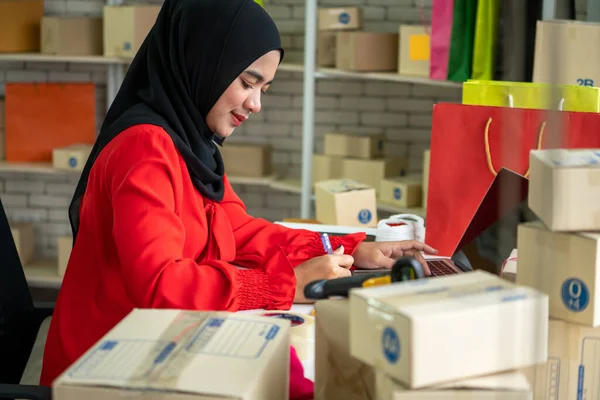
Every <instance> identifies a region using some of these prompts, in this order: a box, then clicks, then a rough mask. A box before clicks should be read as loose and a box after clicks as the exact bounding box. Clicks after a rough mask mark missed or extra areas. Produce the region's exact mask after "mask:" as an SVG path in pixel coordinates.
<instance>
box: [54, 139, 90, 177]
mask: <svg viewBox="0 0 600 400" xmlns="http://www.w3.org/2000/svg"><path fill="white" fill-rule="evenodd" d="M91 151H92V145H89V144H74V145H71V146H67V147H59V148H56V149H53V150H52V166H53V167H54V168H56V169H61V170H74V171H83V167H85V163H86V162H87V159H88V157H89V155H90V152H91Z"/></svg>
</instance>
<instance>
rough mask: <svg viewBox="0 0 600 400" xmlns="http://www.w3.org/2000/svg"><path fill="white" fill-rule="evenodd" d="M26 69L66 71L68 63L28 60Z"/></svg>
mask: <svg viewBox="0 0 600 400" xmlns="http://www.w3.org/2000/svg"><path fill="white" fill-rule="evenodd" d="M25 69H27V70H30V71H66V70H67V63H53V62H27V63H25Z"/></svg>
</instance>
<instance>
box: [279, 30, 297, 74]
mask: <svg viewBox="0 0 600 400" xmlns="http://www.w3.org/2000/svg"><path fill="white" fill-rule="evenodd" d="M280 36H281V46H282V47H283V49H284V50H287V49H288V48H291V47H292V38H293V35H290V34H287V35H284V34H281V35H280ZM280 74H282V72H280V73H278V74H277V77H279V76H280Z"/></svg>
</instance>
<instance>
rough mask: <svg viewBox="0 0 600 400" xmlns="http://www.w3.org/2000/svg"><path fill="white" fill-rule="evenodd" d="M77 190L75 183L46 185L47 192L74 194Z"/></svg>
mask: <svg viewBox="0 0 600 400" xmlns="http://www.w3.org/2000/svg"><path fill="white" fill-rule="evenodd" d="M74 192H75V185H72V184H70V183H48V184H47V185H46V193H48V194H62V195H69V196H72V195H73V193H74Z"/></svg>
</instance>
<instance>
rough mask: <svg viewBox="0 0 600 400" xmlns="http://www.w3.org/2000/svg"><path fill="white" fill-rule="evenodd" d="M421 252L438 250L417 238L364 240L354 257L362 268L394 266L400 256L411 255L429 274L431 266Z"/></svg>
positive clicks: (431, 252)
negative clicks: (382, 240) (394, 240)
mask: <svg viewBox="0 0 600 400" xmlns="http://www.w3.org/2000/svg"><path fill="white" fill-rule="evenodd" d="M421 252H425V253H427V254H436V253H437V252H438V251H437V250H435V249H434V248H433V247H431V246H428V245H426V244H424V243H421V242H417V241H416V240H403V241H399V242H362V243H361V244H359V245H358V247H357V248H356V250H355V251H354V254H352V256H353V257H354V265H355V266H356V267H357V268H360V269H377V268H392V267H393V266H394V262H395V261H396V260H397V259H398V258H399V257H402V256H411V257H414V258H416V259H417V260H418V261H419V262H420V263H421V265H423V268H424V269H425V273H426V274H427V275H429V267H428V266H427V262H425V259H424V258H423V255H422V254H421Z"/></svg>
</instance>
